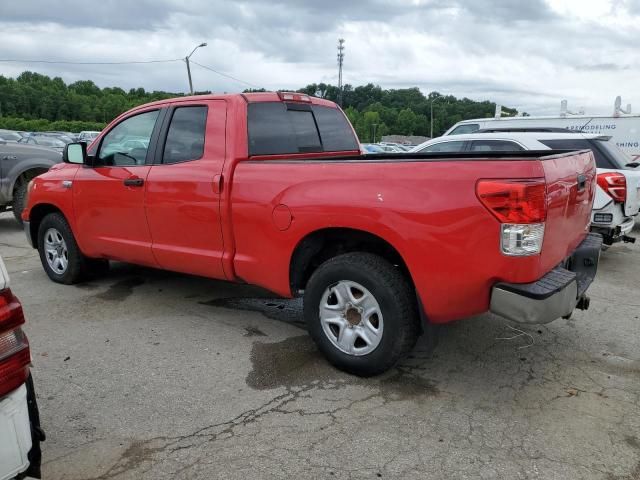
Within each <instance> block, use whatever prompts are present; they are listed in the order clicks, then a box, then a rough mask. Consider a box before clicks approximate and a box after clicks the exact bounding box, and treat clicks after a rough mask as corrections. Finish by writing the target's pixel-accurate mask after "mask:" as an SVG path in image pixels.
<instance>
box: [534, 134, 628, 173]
mask: <svg viewBox="0 0 640 480" xmlns="http://www.w3.org/2000/svg"><path fill="white" fill-rule="evenodd" d="M540 143H542V144H543V145H546V146H547V147H549V148H553V149H554V150H591V151H592V152H593V156H594V157H595V159H596V167H598V168H613V169H619V168H621V167H620V166H618V165H615V164H614V163H612V162H611V161H610V160H609V159H608V158H607V157H606V156H605V155H604V154H603V153H602V152H601V151H600V149H599V148H597V145H595V143H596V142H593V143H592V142H591V141H590V140H587V139H582V138H571V139H560V140H540Z"/></svg>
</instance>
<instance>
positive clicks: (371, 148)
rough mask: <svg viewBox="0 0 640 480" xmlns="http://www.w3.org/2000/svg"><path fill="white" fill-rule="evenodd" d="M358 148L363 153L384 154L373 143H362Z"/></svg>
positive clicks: (382, 150)
mask: <svg viewBox="0 0 640 480" xmlns="http://www.w3.org/2000/svg"><path fill="white" fill-rule="evenodd" d="M360 146H361V148H362V151H363V152H364V153H384V149H383V148H382V147H380V145H377V144H375V143H363V144H361V145H360Z"/></svg>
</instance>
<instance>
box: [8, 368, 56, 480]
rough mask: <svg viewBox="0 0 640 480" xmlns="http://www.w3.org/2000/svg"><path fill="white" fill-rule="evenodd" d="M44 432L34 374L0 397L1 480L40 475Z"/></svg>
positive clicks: (37, 476)
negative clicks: (41, 445) (41, 443)
mask: <svg viewBox="0 0 640 480" xmlns="http://www.w3.org/2000/svg"><path fill="white" fill-rule="evenodd" d="M44 439H45V435H44V432H43V431H42V429H41V428H40V413H39V411H38V404H37V402H36V394H35V390H34V387H33V377H31V375H29V378H28V379H27V381H26V383H24V384H23V385H22V386H21V387H19V388H17V389H16V390H14V391H13V392H11V393H10V394H8V395H6V396H5V397H3V398H2V399H0V480H6V479H9V478H14V477H16V476H17V478H23V477H25V476H26V477H29V478H41V474H40V466H41V463H42V451H41V450H40V442H42V441H44Z"/></svg>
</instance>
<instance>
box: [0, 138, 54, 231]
mask: <svg viewBox="0 0 640 480" xmlns="http://www.w3.org/2000/svg"><path fill="white" fill-rule="evenodd" d="M61 161H62V153H61V152H58V151H56V150H51V149H49V148H43V147H38V146H32V145H24V144H22V143H3V142H0V211H5V210H6V209H9V208H10V209H12V210H13V215H14V216H15V218H16V220H18V221H19V222H21V223H22V218H20V214H21V213H22V209H23V208H24V204H25V198H26V195H27V185H28V184H29V182H30V181H31V179H33V178H34V177H36V176H37V175H40V174H41V173H44V172H46V171H47V170H49V168H50V167H51V166H52V165H54V164H56V163H59V162H61Z"/></svg>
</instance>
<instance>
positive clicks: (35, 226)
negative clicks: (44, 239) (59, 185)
mask: <svg viewBox="0 0 640 480" xmlns="http://www.w3.org/2000/svg"><path fill="white" fill-rule="evenodd" d="M50 213H59V214H60V215H62V216H63V217H64V218H65V219H66V220H67V222H68V221H69V219H68V218H67V217H66V215H65V214H64V212H63V211H62V209H61V208H59V207H58V206H56V205H54V204H52V203H39V204H36V205H34V206H33V207H31V210H30V212H29V231H30V233H31V238H32V240H33V248H36V249H37V248H38V230H39V228H40V224H41V223H42V220H43V219H44V217H46V216H47V215H49V214H50Z"/></svg>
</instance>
